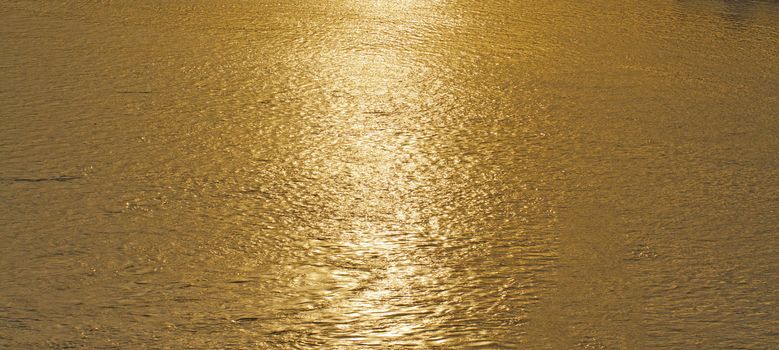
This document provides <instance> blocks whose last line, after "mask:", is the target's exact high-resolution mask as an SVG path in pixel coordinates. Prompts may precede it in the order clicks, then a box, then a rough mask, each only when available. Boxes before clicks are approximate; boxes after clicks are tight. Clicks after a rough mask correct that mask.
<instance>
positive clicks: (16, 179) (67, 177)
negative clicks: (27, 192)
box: [0, 175, 82, 182]
mask: <svg viewBox="0 0 779 350" xmlns="http://www.w3.org/2000/svg"><path fill="white" fill-rule="evenodd" d="M81 178H82V177H81V176H71V175H60V176H53V177H5V178H0V181H3V182H69V181H75V180H79V179H81Z"/></svg>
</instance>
